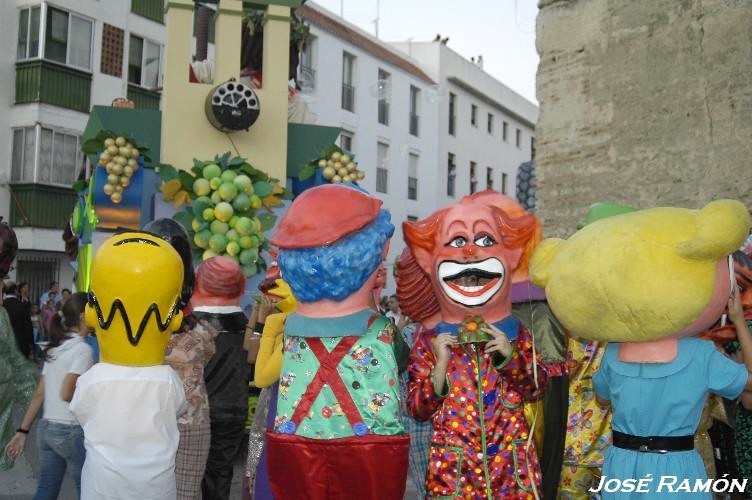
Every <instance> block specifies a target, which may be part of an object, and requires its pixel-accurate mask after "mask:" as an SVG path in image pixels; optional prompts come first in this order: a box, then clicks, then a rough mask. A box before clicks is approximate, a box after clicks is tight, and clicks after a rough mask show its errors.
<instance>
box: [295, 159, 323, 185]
mask: <svg viewBox="0 0 752 500" xmlns="http://www.w3.org/2000/svg"><path fill="white" fill-rule="evenodd" d="M317 168H318V161H317V162H311V163H306V164H305V165H304V166H303V168H301V169H300V171H299V172H298V179H300V180H301V181H304V180H306V179H310V178H311V177H313V176H314V175H315V174H316V169H317Z"/></svg>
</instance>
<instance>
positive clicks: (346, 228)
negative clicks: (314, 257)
mask: <svg viewBox="0 0 752 500" xmlns="http://www.w3.org/2000/svg"><path fill="white" fill-rule="evenodd" d="M380 209H381V200H377V199H376V198H372V197H370V196H368V195H367V194H366V193H364V192H362V191H359V190H357V189H353V188H350V187H347V186H341V185H336V184H326V185H323V186H317V187H315V188H311V189H308V190H306V191H304V192H303V193H302V194H301V195H300V196H298V197H297V198H295V201H294V202H293V203H292V205H291V206H290V208H289V209H288V210H287V212H286V213H285V215H284V217H282V220H281V221H280V223H279V227H278V228H277V232H276V233H275V234H274V236H273V237H272V239H271V243H272V245H274V246H277V247H279V248H311V247H319V246H324V245H331V244H332V243H334V242H335V241H337V240H339V239H341V238H342V237H344V236H347V235H348V234H350V233H353V232H355V231H357V230H359V229H362V228H364V227H365V226H367V225H368V224H370V223H371V222H373V221H375V220H376V218H377V217H378V215H379V210H380Z"/></svg>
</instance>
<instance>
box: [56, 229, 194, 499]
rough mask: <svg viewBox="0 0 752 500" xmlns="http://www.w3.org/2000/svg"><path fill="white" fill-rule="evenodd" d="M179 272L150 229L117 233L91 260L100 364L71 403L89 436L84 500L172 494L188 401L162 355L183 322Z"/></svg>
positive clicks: (91, 316)
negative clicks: (180, 420)
mask: <svg viewBox="0 0 752 500" xmlns="http://www.w3.org/2000/svg"><path fill="white" fill-rule="evenodd" d="M183 274H184V273H183V262H182V260H181V258H180V255H178V253H177V252H176V251H175V250H174V248H173V247H172V246H171V245H170V244H169V243H167V242H165V241H163V240H162V239H160V238H159V237H157V236H154V235H152V234H149V233H146V232H124V233H120V234H117V235H115V236H112V237H110V238H109V239H108V240H106V241H104V242H103V243H102V244H101V246H100V247H99V249H98V250H97V252H96V254H95V255H94V258H93V259H92V262H91V273H90V278H91V279H90V281H91V284H90V287H89V294H88V303H87V306H86V320H87V323H88V324H89V325H92V326H94V328H95V329H96V330H97V337H98V340H99V347H100V362H99V363H97V364H96V365H94V366H93V367H92V368H91V369H90V370H89V371H88V372H87V373H85V374H84V375H83V376H82V377H81V378H79V380H78V383H77V386H76V392H75V395H74V396H73V400H72V401H71V403H70V410H71V412H72V413H73V414H74V415H75V416H76V418H77V419H78V421H79V422H80V424H81V427H82V428H83V430H84V435H85V446H86V462H85V464H84V468H83V471H82V474H81V498H82V499H83V500H100V499H108V500H132V499H138V500H146V499H149V500H174V499H175V498H176V495H177V489H176V479H175V455H176V454H177V449H178V444H179V442H180V433H179V431H178V417H179V416H180V415H182V414H183V413H184V412H185V410H186V409H187V403H186V399H185V392H184V390H183V383H182V381H181V380H180V378H179V377H178V375H177V374H176V373H175V371H174V370H173V369H172V368H170V367H169V366H167V365H166V364H164V356H165V351H166V349H167V343H168V342H169V339H170V334H171V333H172V332H174V331H176V330H179V329H180V325H181V324H182V321H183V312H182V307H181V294H182V284H183ZM87 349H88V348H87ZM89 351H90V350H89Z"/></svg>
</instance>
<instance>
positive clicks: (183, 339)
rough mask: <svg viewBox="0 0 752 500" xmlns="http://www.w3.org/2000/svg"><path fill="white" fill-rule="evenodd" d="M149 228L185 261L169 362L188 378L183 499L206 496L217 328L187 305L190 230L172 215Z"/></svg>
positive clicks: (179, 465)
mask: <svg viewBox="0 0 752 500" xmlns="http://www.w3.org/2000/svg"><path fill="white" fill-rule="evenodd" d="M143 229H144V231H147V232H149V233H151V234H153V235H155V236H159V237H160V238H162V239H163V240H165V241H167V242H168V243H170V245H172V247H173V248H174V249H175V251H176V252H177V253H178V255H180V258H181V260H182V261H183V286H182V291H181V294H180V303H179V306H180V307H182V308H183V315H184V319H183V324H182V325H181V327H180V330H179V331H177V332H174V333H173V334H172V335H171V336H170V341H169V342H168V344H167V353H166V354H165V361H166V362H167V364H169V365H170V366H171V367H172V369H173V370H175V372H177V374H178V376H179V377H180V379H181V380H182V381H183V390H184V391H185V398H186V401H187V402H188V410H187V411H186V412H185V413H184V414H183V415H181V416H180V417H179V418H178V429H179V431H180V443H179V445H178V451H177V455H176V456H175V479H176V482H177V499H178V500H201V480H202V479H203V477H204V473H205V471H206V461H207V458H208V457H209V446H210V439H211V425H210V421H209V397H208V396H207V393H206V384H205V383H204V367H205V366H206V364H207V363H208V362H209V360H210V359H211V358H212V356H213V355H214V352H215V346H214V339H215V337H216V336H217V331H216V330H215V329H214V328H212V327H211V326H209V324H208V323H207V322H203V323H199V322H198V321H197V320H196V318H195V317H193V316H192V315H191V314H190V310H189V309H187V308H186V306H187V305H188V303H189V302H190V300H191V296H192V295H193V287H194V285H195V282H196V275H195V272H194V270H193V251H192V249H191V243H190V240H189V238H188V233H187V232H186V231H185V229H183V226H181V225H180V223H178V222H176V221H175V220H173V219H157V220H155V221H152V222H150V223H149V224H147V225H146V226H144V228H143Z"/></svg>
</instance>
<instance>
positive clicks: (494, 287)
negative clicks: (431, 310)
mask: <svg viewBox="0 0 752 500" xmlns="http://www.w3.org/2000/svg"><path fill="white" fill-rule="evenodd" d="M503 217H504V214H503V212H501V211H500V210H499V209H497V208H494V207H490V206H488V205H486V204H482V203H478V202H467V201H466V202H463V203H458V204H455V205H452V206H451V207H449V208H448V209H446V210H445V211H442V213H441V214H440V216H439V217H437V218H435V219H434V220H435V225H434V226H433V227H432V228H431V229H430V230H428V231H427V232H430V233H432V236H431V239H433V241H431V242H430V243H429V245H430V246H431V247H432V251H428V248H426V247H427V246H429V245H425V246H423V248H420V247H418V246H413V251H414V253H415V258H416V259H417V261H418V263H419V265H420V267H421V268H422V269H423V271H424V272H425V273H426V274H427V275H429V276H431V281H432V285H433V288H434V293H435V295H436V298H437V300H438V303H439V307H440V309H441V316H442V318H443V320H444V321H450V322H460V321H462V320H463V319H464V318H465V317H467V316H470V315H481V316H483V317H484V318H486V319H487V320H489V321H498V320H500V319H502V318H504V317H506V316H507V315H509V313H510V311H511V301H510V286H511V279H510V276H511V274H512V271H513V270H514V269H515V267H516V266H517V264H518V262H519V258H520V255H521V250H520V249H516V250H515V249H511V248H509V246H508V245H505V242H504V236H505V235H503V234H502V231H503V230H504V222H503Z"/></svg>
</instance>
